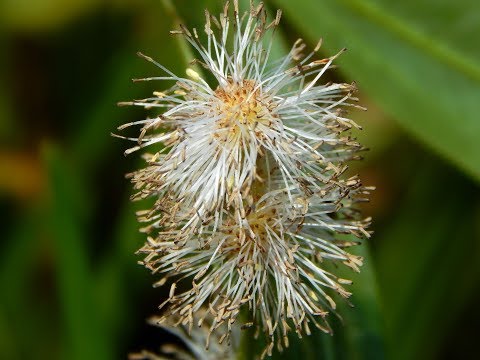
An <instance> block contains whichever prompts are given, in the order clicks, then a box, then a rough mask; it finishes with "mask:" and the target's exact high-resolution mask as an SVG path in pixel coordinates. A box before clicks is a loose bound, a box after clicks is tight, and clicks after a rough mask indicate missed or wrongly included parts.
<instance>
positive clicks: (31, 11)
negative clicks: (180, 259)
mask: <svg viewBox="0 0 480 360" xmlns="http://www.w3.org/2000/svg"><path fill="white" fill-rule="evenodd" d="M243 3H245V1H244V2H243ZM267 4H268V6H269V9H270V10H274V9H276V8H277V7H280V8H282V9H283V10H284V18H283V21H282V26H281V31H280V32H279V34H278V41H279V42H278V44H279V46H278V49H277V50H278V51H281V48H282V46H283V47H285V46H288V44H291V43H293V41H294V40H295V39H296V38H298V37H302V38H304V39H305V40H306V41H307V42H308V43H309V44H310V45H311V46H312V47H313V46H314V45H315V43H316V41H317V40H318V38H320V37H323V40H324V47H322V50H321V55H324V56H329V55H331V54H333V53H335V52H337V51H338V50H339V49H341V48H342V47H347V48H348V49H349V51H348V52H347V53H345V54H344V55H342V56H341V58H340V59H339V61H338V64H339V68H338V69H337V70H333V71H332V72H330V74H329V75H328V76H329V77H330V78H332V79H336V80H343V81H349V82H350V81H353V80H355V81H356V82H357V83H358V86H359V88H360V93H359V96H360V97H361V99H362V105H365V106H367V107H368V108H369V111H368V112H366V113H360V112H354V113H352V114H351V117H352V118H353V119H355V120H356V121H357V122H359V123H360V124H361V125H362V126H363V127H364V131H363V132H362V133H360V134H358V136H359V138H360V140H361V141H362V142H363V143H364V144H365V145H366V146H368V147H370V148H371V151H369V152H368V153H366V154H365V157H366V159H365V160H364V161H362V162H359V163H356V164H352V165H351V167H352V168H353V170H352V171H358V172H359V173H360V175H361V177H362V179H363V180H364V183H365V184H366V185H375V186H377V191H376V192H375V193H374V194H373V195H372V201H371V203H370V204H368V206H365V208H364V212H365V214H366V215H372V216H373V217H374V224H373V230H375V235H374V237H373V238H372V239H371V240H369V241H368V242H367V243H366V244H364V245H363V247H362V248H360V249H358V250H357V251H359V252H361V253H363V254H364V255H365V256H366V258H367V261H366V265H365V266H364V268H363V271H362V273H361V274H360V275H359V276H357V275H354V279H355V283H354V285H353V291H354V296H353V298H352V303H353V304H354V305H355V308H350V307H349V306H348V305H347V304H345V303H344V304H340V309H339V312H340V313H341V315H342V317H343V325H342V324H341V322H340V321H338V320H335V319H334V317H332V319H333V320H332V321H333V326H334V328H335V330H336V334H335V336H334V337H330V336H328V335H321V334H314V335H313V336H311V337H309V338H305V339H303V340H301V341H295V340H294V337H292V347H291V349H290V350H289V351H287V352H286V353H284V354H283V355H280V356H279V355H278V354H276V357H278V358H282V359H283V358H287V357H291V358H292V359H293V358H298V357H299V356H302V357H303V358H308V359H382V358H387V359H460V358H461V359H469V358H471V359H473V358H476V356H475V355H476V353H477V352H478V344H477V341H478V324H479V323H480V314H479V310H478V303H479V301H480V291H479V290H480V283H479V273H480V243H479V241H480V236H479V235H480V201H479V200H480V196H479V195H480V193H479V187H478V182H479V180H480V116H479V114H480V47H479V46H478V43H477V42H478V36H479V34H480V3H479V2H478V1H468V0H463V1H446V0H441V1H434V0H416V1H413V0H406V1H388V0H338V1H334V0H296V1H291V0H272V1H268V2H267ZM220 6H221V2H220V1H214V0H202V1H187V0H182V1H174V2H173V1H172V2H170V1H166V0H141V1H135V0H103V1H102V0H74V1H72V0H31V1H26V0H20V1H18V0H3V1H2V2H1V3H0V49H1V51H0V80H1V81H0V139H1V146H0V215H1V219H2V220H1V224H2V227H1V230H2V242H1V244H0V286H1V287H0V289H1V290H0V358H2V359H12V360H15V359H49V360H50V359H69V360H85V359H89V360H94V359H101V360H109V359H124V358H126V354H128V352H130V351H134V350H139V349H141V348H143V347H148V348H152V349H153V348H155V347H156V346H158V345H159V344H161V343H162V342H165V341H168V340H170V339H169V338H168V337H167V336H166V334H165V333H163V332H161V331H160V330H158V329H155V328H150V327H148V326H147V325H145V320H144V319H145V318H146V317H147V316H149V315H151V314H153V313H155V309H156V305H157V304H159V303H160V302H161V299H162V298H163V297H164V296H165V292H166V291H167V290H164V289H155V290H154V289H152V288H151V286H150V284H151V283H153V282H154V280H155V278H154V277H152V276H151V275H150V274H149V273H148V272H147V271H146V270H144V269H143V268H141V266H139V265H137V264H136V261H137V260H139V259H138V258H136V257H135V255H134V254H133V253H134V251H135V250H136V249H137V248H138V247H140V245H141V243H142V241H143V236H142V235H141V234H139V233H138V232H137V224H136V221H135V216H134V212H135V209H138V208H139V205H138V204H131V203H130V202H129V201H128V197H129V194H130V193H131V190H130V184H129V183H128V182H127V181H126V180H125V179H124V178H123V174H125V173H127V172H129V171H132V170H134V169H135V168H137V167H138V166H139V164H140V161H139V156H138V154H134V155H130V156H128V157H127V158H125V157H124V156H123V151H124V150H125V149H126V148H127V147H128V146H129V144H128V143H127V142H125V141H122V140H119V139H115V138H111V137H110V135H109V134H110V132H111V131H115V128H116V127H117V126H119V125H121V124H123V123H125V122H128V121H134V120H138V119H141V118H142V117H143V116H145V115H144V111H143V110H141V109H140V110H139V109H131V108H117V107H116V105H115V104H116V102H117V101H122V100H129V99H132V98H138V97H142V96H146V95H148V94H150V93H151V91H152V90H162V89H163V88H165V87H166V85H165V84H159V83H156V84H153V83H148V84H146V83H141V84H132V82H131V81H130V79H131V78H134V77H141V76H150V75H156V74H159V70H157V69H156V68H154V67H152V66H151V64H148V63H146V62H145V61H143V60H141V59H139V58H138V57H136V56H135V52H136V51H139V50H140V51H142V52H144V53H146V54H148V55H150V56H152V57H154V58H155V59H157V60H158V61H159V62H161V63H162V64H164V65H166V66H167V67H169V68H170V69H172V70H174V71H175V72H177V73H178V74H184V71H185V67H186V63H187V60H190V59H191V57H192V55H191V52H190V49H189V48H188V47H186V46H185V44H184V43H183V42H182V41H180V40H179V39H178V38H172V37H171V36H170V35H169V34H168V31H169V30H170V29H173V28H175V27H176V25H177V24H178V23H179V22H184V23H186V24H188V25H189V26H190V27H192V26H197V27H199V28H202V23H203V9H204V8H205V7H208V8H209V9H210V10H211V11H212V12H218V11H219V9H220ZM272 13H273V12H272ZM348 275H350V274H348ZM345 276H347V275H345Z"/></svg>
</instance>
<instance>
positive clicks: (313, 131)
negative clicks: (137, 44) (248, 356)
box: [121, 1, 370, 355]
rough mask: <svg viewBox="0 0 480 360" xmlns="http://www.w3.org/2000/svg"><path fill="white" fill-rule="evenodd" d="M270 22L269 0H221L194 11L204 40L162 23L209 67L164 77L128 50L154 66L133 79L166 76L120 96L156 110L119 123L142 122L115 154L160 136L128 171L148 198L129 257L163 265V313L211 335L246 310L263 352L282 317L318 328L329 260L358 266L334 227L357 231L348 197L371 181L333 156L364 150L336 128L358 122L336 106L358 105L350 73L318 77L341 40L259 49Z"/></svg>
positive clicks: (360, 227)
mask: <svg viewBox="0 0 480 360" xmlns="http://www.w3.org/2000/svg"><path fill="white" fill-rule="evenodd" d="M279 21H280V12H278V13H277V16H276V18H275V19H274V20H273V21H272V22H271V23H268V22H267V17H266V11H265V9H264V7H263V5H262V4H259V5H257V6H255V5H253V3H251V5H250V10H249V12H247V13H245V14H244V15H243V16H242V15H241V14H239V9H238V3H237V1H234V6H233V16H232V15H231V14H230V10H229V6H228V4H227V5H226V6H225V8H224V11H223V13H221V14H220V16H219V17H218V18H217V17H215V16H213V15H211V14H209V13H208V12H206V25H205V34H206V39H204V40H205V41H202V40H201V37H202V36H203V35H201V34H199V33H198V32H197V30H196V29H193V30H192V31H190V30H188V29H186V28H184V27H181V30H178V31H173V32H172V33H174V34H181V35H183V36H184V37H185V38H186V40H187V41H188V42H189V43H190V44H191V45H192V46H193V47H194V48H195V50H196V51H197V53H198V55H199V58H198V59H196V60H194V63H195V64H197V65H198V64H199V65H201V67H203V68H204V69H206V71H208V73H209V74H210V75H213V77H214V80H213V81H211V82H210V84H209V83H207V81H205V80H204V79H203V78H202V77H201V76H200V75H199V73H198V72H196V71H194V70H192V69H188V70H187V77H180V76H177V75H175V74H174V73H172V72H171V71H169V70H168V69H166V68H165V67H164V66H162V65H161V64H159V63H157V62H155V61H154V60H153V59H151V58H149V57H147V56H145V55H142V54H140V55H141V56H142V57H143V58H145V59H146V60H148V61H150V62H152V63H154V64H155V65H156V66H158V68H160V70H161V71H162V72H163V73H164V74H162V76H159V77H149V78H144V79H138V81H152V80H170V81H171V80H173V81H174V82H175V85H174V86H173V87H172V88H170V89H169V90H167V91H164V92H155V93H154V96H153V97H150V98H147V99H143V100H137V101H133V102H128V103H122V104H128V105H136V106H142V107H145V108H153V109H157V108H158V109H159V110H160V111H159V114H158V115H156V117H155V118H151V119H145V120H141V121H137V122H133V123H130V124H126V125H124V126H122V127H121V128H125V127H129V126H132V125H141V126H142V128H141V131H140V135H139V136H138V138H134V139H132V140H135V141H136V142H137V145H136V146H135V147H133V148H131V149H129V150H127V153H130V152H133V151H136V150H139V149H141V148H144V147H147V146H151V145H153V144H157V143H160V144H161V145H162V146H159V147H158V151H157V152H156V153H154V154H149V155H146V159H147V163H148V166H147V167H146V168H143V169H141V170H139V171H137V172H135V173H132V174H130V177H131V180H132V181H133V183H134V184H135V188H136V189H137V190H138V192H137V193H136V194H135V195H134V198H135V199H144V198H147V197H154V198H155V199H156V201H155V204H154V205H153V207H152V208H151V209H148V210H145V211H142V212H140V213H139V220H140V221H141V222H144V223H145V227H144V228H143V231H144V232H146V233H147V234H148V235H147V242H146V243H145V245H144V246H143V247H142V248H141V249H140V250H139V253H142V254H145V258H144V260H143V261H142V264H144V265H145V266H146V267H147V268H149V269H151V271H152V272H154V273H160V274H163V277H162V279H161V280H160V281H159V282H158V283H157V285H164V284H166V283H167V282H169V283H170V284H171V285H170V286H171V288H170V295H169V297H168V299H167V300H166V301H165V302H164V304H162V308H164V309H165V311H164V314H163V316H162V320H167V319H169V318H171V317H176V318H179V321H178V323H179V324H183V325H188V326H190V327H192V326H202V322H203V321H204V319H205V316H206V315H205V314H208V316H210V317H213V321H211V323H210V325H209V331H210V332H214V331H216V330H217V329H218V328H219V327H220V326H222V327H225V329H226V330H225V332H224V334H223V336H222V337H221V338H220V342H223V341H225V340H226V339H227V340H228V338H229V334H230V332H231V329H232V326H233V324H234V323H236V320H237V318H238V317H239V314H240V312H241V310H242V309H245V313H246V315H245V316H243V315H242V319H243V320H245V319H247V320H245V321H246V323H245V324H244V325H245V326H249V325H253V326H256V327H257V328H258V329H259V330H260V331H261V332H263V333H265V334H266V335H267V336H268V339H269V342H268V344H269V345H268V346H267V348H266V349H265V353H264V355H265V354H270V353H271V351H272V347H273V344H274V342H275V340H278V341H277V344H278V347H279V348H282V347H283V346H288V337H287V334H288V333H289V331H290V330H294V331H296V332H297V333H298V334H299V335H301V334H302V333H307V334H308V333H310V326H311V325H314V326H317V327H318V328H320V329H322V330H324V331H326V332H329V331H330V328H329V326H328V323H327V322H326V321H325V316H326V315H327V313H328V312H329V311H332V310H334V309H335V303H334V300H333V299H332V296H333V294H339V295H340V296H341V297H344V298H347V297H348V296H349V295H350V293H349V292H348V291H347V290H346V289H345V288H344V285H345V284H349V281H348V280H345V279H340V278H338V277H336V276H335V275H334V274H333V273H331V272H330V271H329V270H328V269H332V268H334V267H335V266H336V264H344V265H346V266H348V267H350V268H352V269H353V270H354V271H359V267H360V266H361V264H362V259H361V258H360V257H358V256H355V255H352V254H350V253H348V252H347V251H346V248H348V247H349V246H351V245H354V242H349V241H345V240H339V239H337V237H336V234H339V233H341V234H352V235H354V236H356V237H358V238H361V237H368V236H369V232H368V231H367V230H365V228H366V227H367V226H368V224H369V219H364V220H358V216H357V212H356V211H355V210H354V209H353V208H352V205H353V204H354V203H356V202H358V201H364V200H366V199H365V196H366V195H368V192H369V190H370V189H369V188H366V187H363V186H362V185H361V184H360V181H359V180H358V178H357V177H356V176H354V177H350V178H347V177H346V176H345V171H346V169H347V167H346V165H344V163H345V161H347V160H350V159H356V158H358V156H357V155H356V153H357V152H358V151H361V150H363V149H362V147H361V145H359V144H358V143H357V142H356V141H355V139H353V138H352V137H351V136H349V135H348V134H347V133H348V131H349V130H350V129H351V128H352V127H357V125H356V124H355V123H354V122H353V121H352V120H350V119H348V118H346V117H345V109H347V108H348V107H357V108H361V107H360V106H358V105H356V101H357V99H356V98H355V97H354V95H353V94H354V92H355V90H356V89H355V85H354V84H338V83H327V84H321V83H320V79H321V78H322V76H323V75H324V73H325V71H326V70H327V69H328V68H331V67H332V65H331V64H332V62H333V61H334V59H335V58H336V57H337V56H338V55H339V54H340V53H341V52H342V51H341V52H340V53H339V54H337V55H335V56H332V57H329V58H326V59H321V60H313V59H312V58H313V56H314V55H315V53H316V52H317V51H318V49H319V47H320V44H319V45H318V46H317V47H316V48H315V49H314V51H313V52H311V53H309V54H307V55H303V54H302V52H303V50H304V48H305V45H304V43H303V42H302V41H300V40H299V41H297V42H296V43H295V44H294V46H293V47H292V49H291V50H290V52H289V53H288V54H287V55H286V56H284V57H283V58H281V59H279V60H277V61H274V62H270V61H269V56H270V50H271V48H272V37H269V38H268V39H267V36H266V35H267V34H269V35H273V33H274V31H275V28H276V27H277V26H278V24H279ZM204 44H205V45H204ZM211 83H214V86H211ZM332 265H333V266H332ZM172 281H173V283H172ZM329 294H330V295H329ZM202 309H207V310H206V311H204V310H202Z"/></svg>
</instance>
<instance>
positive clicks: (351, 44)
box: [273, 0, 480, 180]
mask: <svg viewBox="0 0 480 360" xmlns="http://www.w3.org/2000/svg"><path fill="white" fill-rule="evenodd" d="M273 2H274V3H275V4H276V5H278V6H279V7H281V8H282V9H284V10H285V12H286V14H287V18H288V19H289V21H290V22H291V23H292V25H294V26H296V27H298V29H299V30H300V31H301V32H302V33H304V34H305V35H306V36H307V37H308V38H309V39H310V40H311V41H315V40H316V39H318V38H319V37H323V38H324V40H325V41H324V43H325V46H326V47H327V50H328V54H331V53H332V52H334V51H338V50H340V49H341V48H343V47H347V48H349V50H351V51H350V52H349V53H347V54H345V55H344V56H342V60H341V62H342V63H343V65H342V70H343V71H344V72H345V73H346V74H347V75H348V77H350V78H351V79H353V80H355V81H358V83H359V87H360V89H361V90H362V91H364V92H365V93H366V94H368V95H369V96H370V97H371V99H372V100H373V101H375V102H376V103H377V104H378V105H379V106H380V107H381V108H382V109H383V110H384V111H385V112H386V113H388V114H390V115H392V116H393V117H394V118H395V119H396V120H397V121H398V122H399V123H400V124H401V125H402V126H403V127H404V128H405V129H407V130H408V131H410V133H411V134H413V135H415V136H416V137H418V138H419V139H420V140H422V141H423V142H424V143H425V144H427V145H429V146H431V147H432V148H433V149H435V150H436V151H437V152H439V153H441V154H442V155H443V156H444V157H446V158H447V159H448V160H450V161H451V162H452V163H453V164H455V165H457V166H459V167H460V168H462V169H463V170H464V171H466V172H467V173H468V174H470V175H471V176H473V177H475V178H476V179H477V180H478V179H480V157H479V156H478V154H479V153H480V141H479V134H480V121H478V113H479V111H480V102H479V101H478V89H479V87H480V63H479V58H480V57H479V56H478V50H471V49H470V47H469V45H468V44H469V43H468V41H470V40H465V39H468V38H472V39H473V38H475V29H476V28H477V27H478V24H477V25H472V26H468V25H467V26H466V25H465V23H464V22H463V20H462V19H467V18H470V16H471V15H469V14H477V13H478V12H479V11H480V3H479V2H475V3H473V2H472V3H469V5H468V6H463V4H458V3H455V7H456V11H451V12H450V11H448V8H445V9H444V10H442V8H441V7H436V5H435V4H432V5H431V6H430V7H427V9H428V10H429V11H426V10H425V6H424V7H423V9H424V10H425V11H422V12H419V11H417V10H415V11H414V12H415V16H414V19H413V20H408V21H407V19H408V17H407V14H409V13H410V12H409V11H406V10H407V9H410V8H412V7H415V9H416V6H417V5H418V2H417V1H407V2H406V4H409V5H408V6H409V7H407V5H405V6H404V5H402V4H404V3H405V2H394V3H395V5H391V4H393V3H392V2H388V4H387V2H386V1H385V2H384V3H385V4H382V5H380V1H377V2H375V3H374V2H373V1H372V0H362V1H360V0H340V1H333V0H324V1H321V2H318V1H315V0H298V1H295V2H291V1H287V0H274V1H273ZM465 5H466V4H465ZM400 10H402V11H400ZM437 11H442V14H443V15H442V19H444V20H445V21H443V22H439V21H437V20H432V19H433V18H434V17H435V16H436V13H437ZM470 23H472V21H470ZM462 26H463V28H462ZM465 26H466V28H465ZM440 27H441V28H442V30H441V31H437V30H438V29H439V28H440ZM445 34H448V37H447V36H446V35H445ZM444 35H445V36H444ZM471 41H473V40H471ZM468 49H470V50H468Z"/></svg>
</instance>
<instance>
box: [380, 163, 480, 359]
mask: <svg viewBox="0 0 480 360" xmlns="http://www.w3.org/2000/svg"><path fill="white" fill-rule="evenodd" d="M414 161H415V168H416V169H417V173H416V174H415V175H414V176H413V177H412V180H411V182H410V183H407V184H405V186H406V187H407V188H408V189H409V190H408V192H407V196H406V199H405V201H404V202H403V204H402V206H401V208H400V209H399V210H398V213H397V214H396V216H395V218H394V220H393V221H392V222H391V223H390V225H389V227H388V228H387V229H386V230H385V231H384V232H383V233H377V235H376V236H377V239H378V240H379V251H378V256H377V259H378V264H377V265H378V268H379V269H381V271H379V275H378V276H379V280H380V285H381V290H382V294H383V296H384V304H385V319H386V323H387V329H388V334H389V343H390V354H389V355H390V357H391V358H392V359H399V360H400V359H413V358H419V357H420V356H421V358H422V359H436V358H437V357H438V356H439V355H440V354H438V353H435V351H438V350H439V349H441V342H442V339H443V336H445V334H446V332H447V331H448V330H450V327H451V325H452V321H453V320H454V319H455V318H456V316H458V314H459V312H460V311H461V309H462V308H463V306H464V305H465V303H466V302H467V301H468V298H469V296H471V294H472V293H473V292H474V291H475V290H476V289H477V287H478V285H477V284H476V283H475V282H473V281H471V279H473V278H478V275H479V274H480V264H479V263H478V254H479V253H480V245H479V243H478V241H477V237H478V234H475V231H478V229H477V228H476V226H475V224H476V221H477V218H478V203H477V202H475V201H471V200H472V198H478V189H476V188H475V187H474V185H473V184H472V183H470V182H469V181H467V180H466V179H464V178H463V177H461V176H460V175H458V174H456V173H454V172H453V171H452V170H451V169H448V168H446V167H442V166H439V164H436V163H435V162H432V161H431V159H425V158H424V157H416V158H415V160H414ZM433 185H435V186H433ZM475 195H476V196H475Z"/></svg>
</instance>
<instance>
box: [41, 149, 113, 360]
mask: <svg viewBox="0 0 480 360" xmlns="http://www.w3.org/2000/svg"><path fill="white" fill-rule="evenodd" d="M44 159H45V162H46V167H47V171H48V180H49V191H50V194H51V199H50V201H51V203H50V210H49V228H50V229H51V231H52V235H53V238H54V240H55V242H54V244H55V250H56V251H57V254H56V260H57V275H58V279H57V280H58V288H59V296H60V304H62V308H61V311H62V314H63V321H64V324H63V325H64V326H65V333H64V334H62V335H63V336H65V337H66V338H65V344H66V348H64V349H63V352H64V354H63V355H64V358H69V359H72V360H76V359H78V360H84V359H102V360H108V359H112V358H113V356H112V354H111V351H112V349H111V348H110V347H109V346H108V345H109V342H108V338H107V336H108V334H106V333H105V332H104V331H103V329H102V323H101V321H99V320H100V317H99V316H98V309H97V307H96V306H95V302H94V300H93V292H92V289H93V285H94V283H93V276H92V274H91V272H90V269H89V261H88V256H87V252H86V249H85V246H86V237H85V236H84V235H85V234H84V233H83V229H82V227H81V223H80V219H79V218H80V217H79V216H78V209H77V208H76V205H77V203H76V202H75V200H74V197H73V194H75V192H78V191H79V189H78V188H77V187H75V186H72V185H73V184H75V183H76V182H75V181H74V177H75V175H74V173H73V169H71V168H69V167H68V166H66V164H68V162H67V161H66V160H65V159H64V158H63V156H62V154H61V153H60V151H59V150H58V149H56V148H54V147H52V146H50V147H47V148H46V149H45V151H44Z"/></svg>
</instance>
